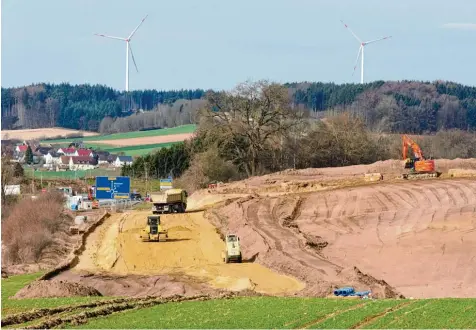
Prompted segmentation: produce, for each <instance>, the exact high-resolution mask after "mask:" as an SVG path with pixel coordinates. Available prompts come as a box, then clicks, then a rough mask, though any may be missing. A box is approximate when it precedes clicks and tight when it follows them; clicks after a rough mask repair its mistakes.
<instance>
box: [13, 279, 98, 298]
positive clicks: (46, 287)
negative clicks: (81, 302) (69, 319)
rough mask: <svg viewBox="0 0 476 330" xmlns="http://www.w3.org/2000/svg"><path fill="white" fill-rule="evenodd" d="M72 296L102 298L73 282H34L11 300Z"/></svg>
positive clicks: (95, 291) (92, 290)
mask: <svg viewBox="0 0 476 330" xmlns="http://www.w3.org/2000/svg"><path fill="white" fill-rule="evenodd" d="M73 296H83V297H85V296H102V294H101V293H100V292H99V291H98V290H96V289H94V288H92V287H90V286H85V285H82V284H79V283H74V282H65V281H34V282H32V283H30V284H28V285H27V286H25V287H24V288H22V289H21V290H20V291H18V292H17V293H16V294H15V295H14V296H13V298H15V299H24V298H56V297H73Z"/></svg>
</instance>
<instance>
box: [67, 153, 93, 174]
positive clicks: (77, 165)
mask: <svg viewBox="0 0 476 330" xmlns="http://www.w3.org/2000/svg"><path fill="white" fill-rule="evenodd" d="M96 167H97V162H96V160H95V159H94V158H92V157H88V156H77V157H74V156H73V157H70V158H69V169H70V170H72V171H77V170H92V169H94V168H96Z"/></svg>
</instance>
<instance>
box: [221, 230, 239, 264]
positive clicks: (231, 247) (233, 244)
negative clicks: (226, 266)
mask: <svg viewBox="0 0 476 330" xmlns="http://www.w3.org/2000/svg"><path fill="white" fill-rule="evenodd" d="M223 261H224V262H225V263H229V262H230V261H236V262H239V263H241V262H242V256H241V248H240V238H239V237H238V236H237V235H235V234H229V235H226V236H225V250H224V251H223Z"/></svg>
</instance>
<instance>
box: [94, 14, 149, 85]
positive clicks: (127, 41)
mask: <svg viewBox="0 0 476 330" xmlns="http://www.w3.org/2000/svg"><path fill="white" fill-rule="evenodd" d="M147 16H149V15H146V16H145V17H144V18H143V19H142V21H141V22H140V23H139V25H137V27H136V28H135V29H134V30H133V31H132V32H131V34H130V35H129V36H128V37H127V38H121V37H113V36H107V35H105V34H97V33H95V34H94V35H96V36H99V37H104V38H110V39H117V40H122V41H125V42H126V92H128V91H129V52H130V53H131V56H132V61H133V62H134V66H135V67H136V70H137V72H139V69H138V68H137V64H136V60H135V59H134V53H133V52H132V48H131V45H130V41H131V38H132V36H133V35H134V33H136V31H137V29H138V28H139V27H140V26H141V25H142V23H144V21H145V19H146V18H147Z"/></svg>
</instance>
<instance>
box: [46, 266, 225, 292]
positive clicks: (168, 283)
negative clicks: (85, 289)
mask: <svg viewBox="0 0 476 330" xmlns="http://www.w3.org/2000/svg"><path fill="white" fill-rule="evenodd" d="M53 281H68V282H76V283H79V284H80V285H87V286H90V287H92V288H95V289H96V290H98V291H100V292H101V293H102V294H103V295H104V296H111V297H114V296H116V297H117V296H124V297H135V298H140V297H171V296H174V295H181V296H186V297H188V296H193V295H196V294H202V293H205V294H213V293H215V292H216V290H214V289H212V288H210V286H208V285H206V284H205V283H200V282H199V281H197V280H194V279H192V278H190V277H187V276H185V275H177V276H171V275H153V276H150V275H122V276H121V275H118V274H111V273H101V272H98V273H95V274H94V273H89V272H85V271H82V272H77V271H74V270H68V271H65V272H63V273H61V274H59V275H58V276H57V277H55V278H54V280H53Z"/></svg>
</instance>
